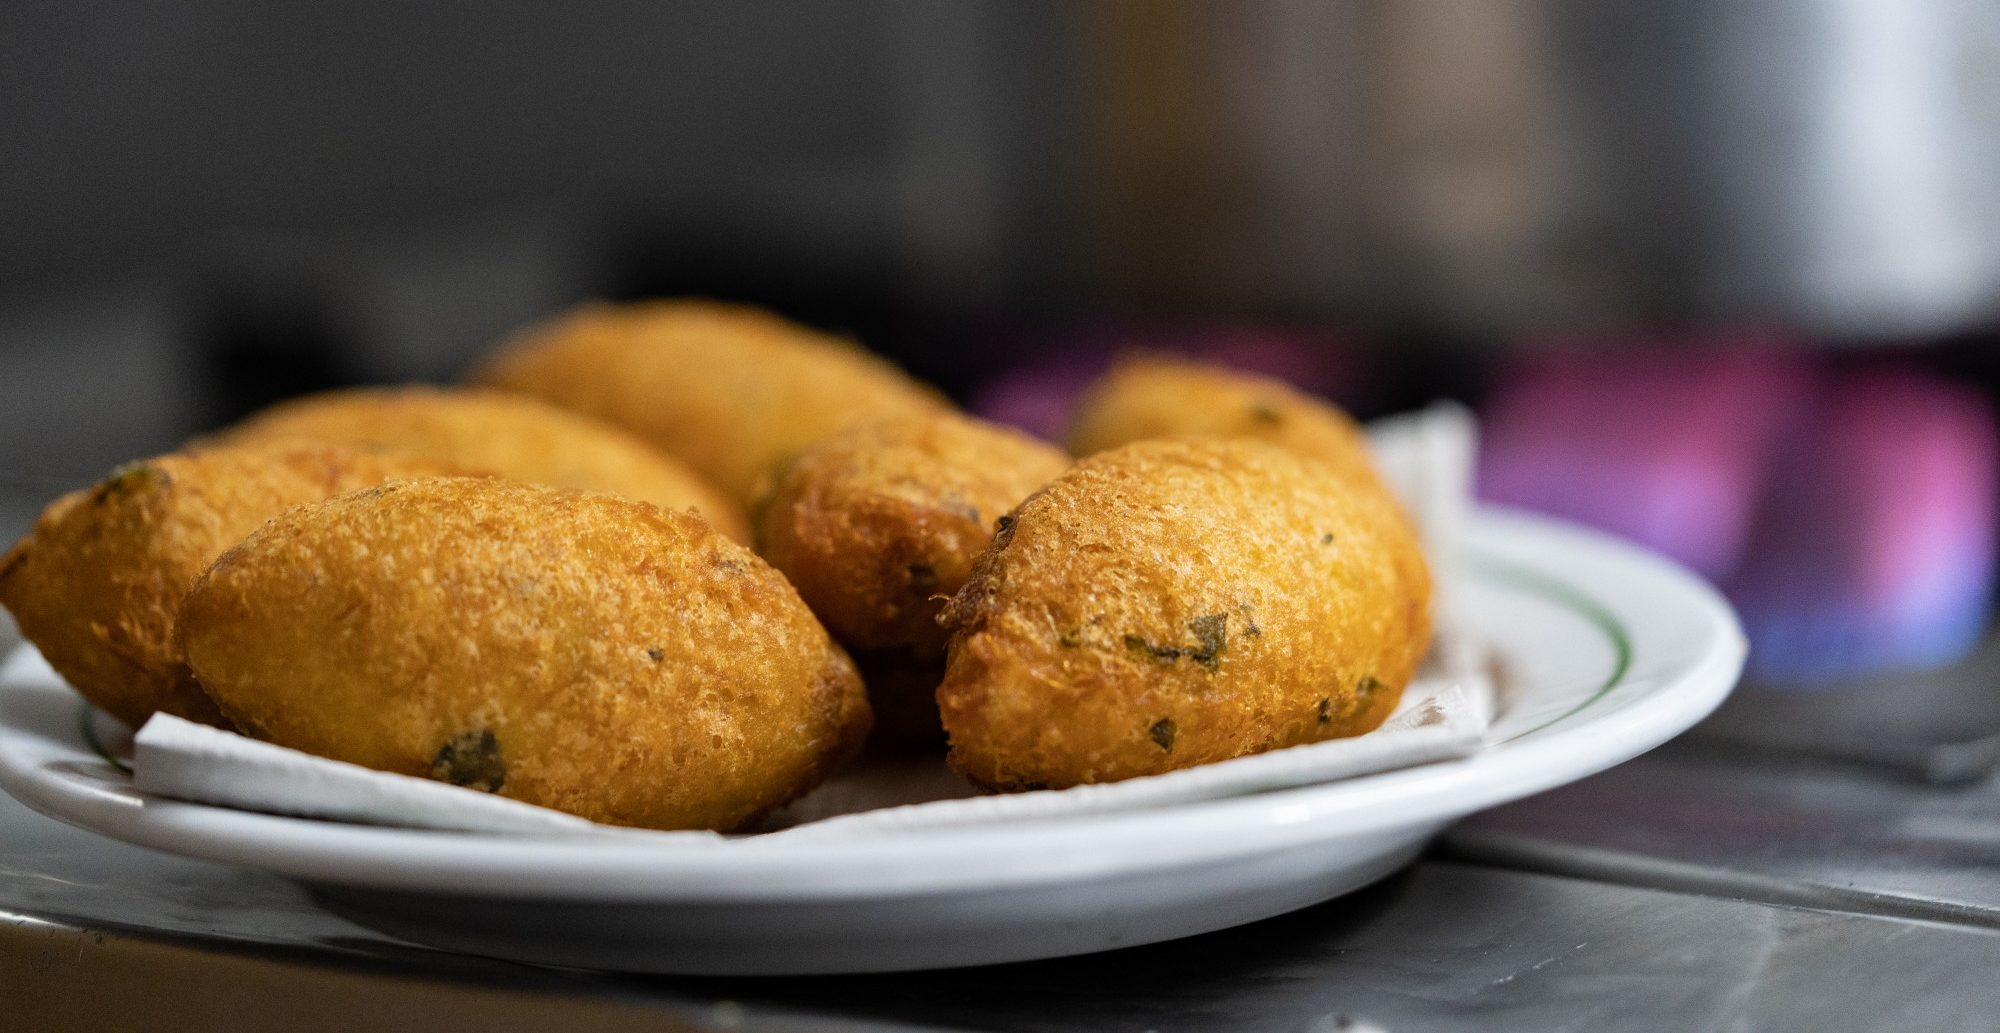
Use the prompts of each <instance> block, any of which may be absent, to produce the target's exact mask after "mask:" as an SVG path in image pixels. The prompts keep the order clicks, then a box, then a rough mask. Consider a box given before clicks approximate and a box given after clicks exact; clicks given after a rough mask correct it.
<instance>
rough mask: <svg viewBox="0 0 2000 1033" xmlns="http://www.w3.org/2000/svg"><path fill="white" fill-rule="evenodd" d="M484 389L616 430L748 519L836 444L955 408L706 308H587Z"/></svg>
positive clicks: (714, 306)
mask: <svg viewBox="0 0 2000 1033" xmlns="http://www.w3.org/2000/svg"><path fill="white" fill-rule="evenodd" d="M477 379H479V380H481V381H483V382H485V383H488V384H492V385H495V386H498V387H502V388H506V389H508V390H511V391H519V392H523V393H526V394H531V395H536V396H539V397H541V398H545V399H548V400H549V401H552V402H555V403H556V404H558V405H561V406H564V407H566V408H570V409H575V410H577V411H578V412H583V413H588V414H590V415H593V416H597V417H600V418H603V419H606V420H609V421H610V422H612V423H615V424H618V425H619V426H622V427H624V428H626V429H627V430H630V431H632V432H633V433H635V434H637V435H638V436H639V437H641V438H643V439H645V440H646V441H648V442H650V443H651V444H652V445H654V446H655V447H657V448H660V449H662V450H664V451H666V452H668V453H669V454H672V455H674V456H676V457H678V458H680V459H681V460H683V461H685V462H687V463H688V464H689V465H691V466H693V467H694V468H695V469H696V470H699V471H701V473H702V474H704V475H706V476H707V477H708V479H709V480H710V481H712V482H714V483H715V484H716V485H717V486H718V487H720V488H721V489H722V490H723V491H725V492H727V493H729V494H730V495H731V496H733V497H734V498H736V499H737V500H738V501H739V502H741V503H743V504H745V505H748V504H749V503H750V502H751V501H752V500H753V499H754V497H755V495H756V493H757V490H758V488H759V487H760V484H761V482H762V481H763V480H764V478H766V477H767V476H768V475H769V473H770V471H772V470H773V469H775V468H776V467H777V466H778V464H780V463H783V462H785V461H787V460H789V459H791V458H792V456H794V455H796V454H797V453H798V452H799V451H801V450H802V449H804V448H805V447H806V446H807V445H810V444H812V443H814V442H816V441H818V440H819V439H821V438H824V437H826V436H827V435H829V434H833V433H835V432H837V431H840V430H843V429H845V428H847V427H851V426H854V425H855V424H858V423H865V422H868V421H871V420H877V419H885V418H889V417H894V416H903V415H909V414H913V413H921V412H929V411H933V410H937V409H943V408H948V403H946V402H945V400H944V398H943V397H942V396H940V395H939V394H938V393H937V392H935V391H933V390H931V389H930V388H928V387H925V386H923V385H922V384H919V383H917V382H916V381H914V380H912V379H910V378H909V377H908V376H906V375H904V374H903V373H902V372H901V371H900V370H898V369H896V368H895V367H894V366H891V365H890V364H889V363H887V362H885V361H883V360H882V359H880V358H878V357H876V356H874V355H871V354H869V353H868V352H866V351H864V350H862V349H861V348H860V347H859V346H857V345H855V344H854V343H852V342H850V341H847V340H844V339H842V338H838V337H834V336H832V335H829V334H824V333H820V332H819V331H816V330H812V329H810V328H808V327H804V326H801V325H799V324H797V323H793V322H790V321H788V320H785V319H782V318H779V317H778V316H775V315H772V314H771V313H769V312H765V311H762V310H760V309H755V308H749V307H745V306H739V305H726V304H720V303H716V302H705V301H653V302H645V303H640V304H632V305H607V304H596V305H586V306H583V307H582V308H579V309H576V310H575V311H572V312H571V313H569V314H568V315H565V316H563V317H561V318H559V319H557V320H555V321H554V322H552V323H549V324H547V325H544V326H540V327H535V328H532V329H530V330H528V331H526V332H525V333H523V334H522V335H520V336H518V337H517V338H515V339H514V340H513V341H512V342H510V343H509V344H507V345H505V346H504V347H503V348H502V349H501V350H500V352H499V353H498V354H497V355H495V356H494V357H493V359H492V360H491V361H489V362H488V364H487V365H486V366H485V368H484V369H482V370H481V371H479V372H478V374H477Z"/></svg>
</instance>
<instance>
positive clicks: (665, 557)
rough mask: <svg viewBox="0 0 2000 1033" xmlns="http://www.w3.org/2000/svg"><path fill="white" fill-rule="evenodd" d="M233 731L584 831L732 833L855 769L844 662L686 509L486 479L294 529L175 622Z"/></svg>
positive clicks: (214, 581)
mask: <svg viewBox="0 0 2000 1033" xmlns="http://www.w3.org/2000/svg"><path fill="white" fill-rule="evenodd" d="M181 635H182V640H183V642H184V644H185V646H186V650H187V657H188V663H189V665H190V667H192V668H193V670H194V672H195V675H196V676H197V677H198V678H200V679H201V683H202V685H203V686H204V687H205V688H206V689H207V691H208V693H209V695H210V696H211V697H212V698H213V699H214V700H215V701H216V703H217V704H218V705H219V706H220V707H221V709H222V711H223V713H224V714H226V715H227V716H228V717H229V718H230V719H231V720H233V721H234V722H235V723H236V724H237V725H238V727H240V728H242V729H243V730H244V731H245V732H248V733H250V734H252V735H256V736H258V737H261V738H264V739H267V740H269V741H271V742H275V743H279V744H281V745H284V746H290V747H293V748H296V749H302V750H305V751H307V752H310V753H315V754H319V755H321V756H325V757H332V758H334V759H337V760H344V761H349V762H352V763H357V764H362V765H365V766H368V767H371V768H376V769H379V770H383V771H393V772H399V773H402V774H408V775H427V776H430V777H433V778H438V779H441V780H444V781H449V782H454V783H457V784H461V785H470V786H475V787H478V788H482V789H487V790H490V791H494V792H498V793H500V794H501V795H503V796H509V797H513V798H515V799H519V800H525V801H528V802H530V803H536V804H541V805H544V806H548V807H554V808H557V809H560V810H564V811H568V812H570V813H572V814H578V815H581V816H583V817H586V818H590V819H593V820H596V821H602V822H609V823H613V824H619V825H636V826H644V827H650V828H669V829H670V828H713V829H729V828H735V827H737V826H739V825H741V824H742V823H744V822H745V821H747V820H749V819H750V818H752V817H754V816H755V815H757V814H758V813H760V812H762V811H764V810H766V809H768V808H770V807H774V806H776V805H778V804H781V803H784V802H785V801H787V800H790V799H791V798H793V797H794V796H797V795H798V794H799V793H801V792H804V791H805V790H806V789H808V788H810V787H811V786H812V785H814V784H815V783H816V782H818V781H819V780H820V778H821V777H822V776H824V775H825V774H826V773H827V772H828V771H830V770H831V769H832V768H833V767H834V766H835V765H837V764H838V763H840V762H841V761H843V760H844V759H846V758H847V757H848V756H849V755H851V754H852V753H853V752H854V751H855V750H856V749H858V748H859V745H860V743H861V740H862V739H863V738H864V737H865V736H866V734H867V729H868V721H869V716H868V704H867V700H866V698H865V696H864V694H863V692H862V689H861V682H860V679H859V678H858V677H857V676H856V675H855V672H854V666H853V663H852V661H850V660H849V659H848V657H847V656H846V654H845V653H843V652H842V651H841V649H840V647H839V646H837V645H835V644H834V643H833V641H832V640H831V639H830V638H829V637H828V636H827V633H826V631H825V629H824V628H822V627H820V625H819V623H818V622H817V621H815V620H814V619H813V616H812V613H811V612H810V611H808V610H807V609H806V606H805V604H804V603H803V602H801V601H800V600H799V597H798V593H796V592H794V591H793V590H792V587H791V585H789V584H788V583H786V581H785V579H784V577H783V576H782V575H780V574H779V573H778V572H777V571H775V570H773V569H771V567H770V566H769V565H767V564H765V563H764V562H763V561H762V560H760V559H758V558H757V557H756V555H755V554H753V553H751V552H750V551H749V550H748V549H746V548H744V547H742V546H740V545H737V544H736V543H734V542H732V541H730V540H729V539H727V538H724V537H723V536H722V535H720V534H717V533H716V532H715V531H714V530H713V529H712V528H711V527H710V526H709V525H708V523H707V522H706V521H704V520H702V519H701V518H700V517H699V516H696V515H695V514H692V513H688V512H686V511H682V510H662V509H660V508H658V507H656V506H652V505H649V504H646V503H641V502H633V501H631V500H628V499H624V498H619V497H617V496H613V495H608V494H602V493H597V492H578V491H564V490H560V489H553V488H544V487H539V486H535V485H527V484H520V483H514V482H508V481H502V480H498V479H491V478H486V479H479V478H450V477H444V478H425V479H419V480H412V481H399V482H395V483H392V484H387V485H383V486H382V487H380V488H377V489H373V490H369V491H362V492H355V493H351V494H347V495H342V496H339V497H337V498H333V499H329V500H327V501H325V502H321V503H317V504H314V505H311V506H302V507H299V508H297V509H293V510H290V511H288V512H286V513H285V514H283V515H281V516H279V517H278V518H277V519H275V520H273V521H271V522H270V523H269V524H267V525H265V526H264V527H262V528H260V529H259V530H257V531H256V532H255V533H254V534H252V535H250V537H249V538H247V539H245V540H244V542H243V543H242V544H241V545H239V546H237V547H236V548H234V549H231V550H230V551H229V552H228V553H226V554H224V555H223V557H222V558H221V559H219V560H217V561H216V564H215V566H214V567H212V568H211V569H210V570H209V571H208V573H207V574H205V575H203V577H202V579H201V581H200V582H199V583H198V584H196V586H195V588H194V590H193V591H192V592H191V593H189V596H188V599H187V602H186V605H185V606H184V608H183V611H182V617H181Z"/></svg>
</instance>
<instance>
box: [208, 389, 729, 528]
mask: <svg viewBox="0 0 2000 1033" xmlns="http://www.w3.org/2000/svg"><path fill="white" fill-rule="evenodd" d="M224 437H225V438H226V439H227V440H245V439H251V440H271V439H277V438H287V437H291V438H305V439H308V440H314V441H325V442H329V443H332V444H346V445H373V446H379V447H385V448H393V449H396V450H398V451H402V452H408V453H411V454H413V455H420V456H425V457H427V458H430V459H437V460H441V461H444V462H449V463H453V464H456V465H458V466H461V467H464V468H467V469H475V470H489V471H492V472H493V473H496V474H499V475H500V476H502V477H506V478H509V479H512V480H517V481H527V482H529V483H531V484H546V485H549V486H551V487H556V488H581V489H585V490H589V491H608V492H613V493H615V494H619V495H624V496H627V497H629V498H634V499H638V500H640V501H642V502H651V503H653V504H654V505H657V506H661V507H663V508H667V509H686V508H690V507H691V508H693V509H696V510H698V511H700V513H701V515H702V516H705V517H707V518H708V522H709V523H711V524H714V525H715V528H716V530H718V531H721V532H722V533H724V534H726V535H728V536H730V537H731V538H734V539H736V540H737V541H738V542H742V543H745V544H748V542H749V540H750V537H749V525H748V523H747V521H746V520H745V518H744V515H743V509H742V507H741V506H740V505H738V504H737V503H736V502H735V501H734V500H732V499H730V498H729V497H727V496H725V495H724V494H723V493H722V492H721V491H720V490H718V489H717V488H715V487H714V486H713V485H711V484H709V483H708V482H707V481H706V480H704V479H703V478H702V476H701V475H700V474H698V473H696V472H695V471H694V470H693V469H691V468H689V467H688V466H687V465H686V464H684V463H682V462H680V461H679V460H677V459H674V458H673V457H672V456H669V455H666V454H664V453H662V452H660V451H659V450H658V449H655V448H653V447H652V446H650V445H648V444H646V443H645V442H643V441H640V440H639V439H638V438H636V437H633V436H632V435H630V434H628V433H626V432H624V431H622V430H620V429H618V428H617V427H614V426H612V425H610V424H608V423H605V422H603V421H601V420H596V419H592V418H590V417H588V416H583V415H581V414H578V413H573V412H570V411H568V410H566V409H561V408H558V407H556V406H554V405H550V404H548V403H547V402H543V401H540V400H538V399H534V398H528V397H525V396H523V395H518V394H511V393H507V392H501V391H483V390H479V389H477V388H435V387H422V386H408V387H400V388H358V389H353V390H346V391H330V392H327V393H324V394H317V395H308V396H306V397H304V398H295V399H292V400H290V401H287V402H281V403H279V404H277V405H275V406H272V407H271V408H269V409H266V410H264V411H263V412H260V413H257V414H256V415H253V416H251V417H250V418H249V419H248V420H245V421H244V422H243V423H241V424H239V425H237V426H235V427H232V428H230V429H229V430H228V431H226V432H224Z"/></svg>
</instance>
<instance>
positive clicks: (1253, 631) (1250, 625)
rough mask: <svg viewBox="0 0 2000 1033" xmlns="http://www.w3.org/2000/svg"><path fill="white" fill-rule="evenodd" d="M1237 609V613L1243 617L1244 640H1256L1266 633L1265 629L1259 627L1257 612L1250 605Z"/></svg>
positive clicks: (1246, 604) (1245, 604)
mask: <svg viewBox="0 0 2000 1033" xmlns="http://www.w3.org/2000/svg"><path fill="white" fill-rule="evenodd" d="M1236 609H1237V612H1239V613H1241V614H1242V615H1243V637H1244V638H1256V637H1257V636H1259V635H1262V634H1263V633H1264V629H1263V628H1260V627H1258V626H1257V614H1256V611H1255V610H1253V609H1251V607H1250V604H1249V603H1244V604H1243V605H1241V606H1238V607H1237V608H1236Z"/></svg>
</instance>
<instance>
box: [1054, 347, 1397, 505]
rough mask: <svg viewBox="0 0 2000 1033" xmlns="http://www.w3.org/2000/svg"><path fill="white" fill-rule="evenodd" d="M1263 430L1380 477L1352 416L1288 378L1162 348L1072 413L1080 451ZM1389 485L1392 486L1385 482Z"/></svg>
mask: <svg viewBox="0 0 2000 1033" xmlns="http://www.w3.org/2000/svg"><path fill="white" fill-rule="evenodd" d="M1211 435H1212V436H1219V437H1242V438H1256V439H1259V440H1262V441H1269V442H1271V443H1272V444H1276V445H1282V446H1284V447H1286V448H1289V449H1291V450H1293V451H1295V452H1298V453H1299V454H1301V455H1307V456H1312V457H1314V458H1316V459H1319V460H1320V461H1322V462H1325V463H1327V464H1329V465H1331V466H1332V467H1334V468H1335V469H1336V470H1338V471H1340V472H1341V473H1342V474H1343V475H1346V476H1350V477H1352V478H1354V479H1355V480H1356V482H1357V483H1367V484H1374V485H1380V484H1381V478H1380V476H1379V475H1378V474H1377V473H1376V471H1375V466H1374V463H1373V462H1372V461H1371V460H1370V458H1369V455H1368V439H1367V437H1366V436H1365V435H1364V434H1362V432H1361V428H1360V427H1359V426H1357V425H1356V424H1355V422H1354V420H1353V418H1352V417H1350V416H1348V415H1347V414H1346V413H1344V412H1342V411H1341V410H1340V409H1338V408H1336V407H1334V406H1333V405H1330V404H1328V403H1326V402H1322V401H1320V400H1318V399H1316V398H1313V397H1311V396H1309V395H1306V394H1303V393H1301V392H1299V391H1298V390H1296V389H1294V388H1293V387H1291V386H1290V385H1288V384H1286V383H1284V382H1283V381H1279V380H1275V379H1273V378H1270V377H1263V376H1258V375H1256V374H1252V373H1242V372H1238V371H1236V370H1231V369H1227V368H1224V367H1222V366H1215V365H1209V364H1206V363H1200V362H1193V361H1189V360H1186V359H1176V358H1172V357H1168V356H1162V355H1145V356H1138V357H1134V358H1128V359H1125V360H1123V361H1121V362H1119V363H1118V365H1116V366H1114V367H1112V370H1111V372H1110V373H1107V374H1105V376H1104V377H1103V379H1101V380H1099V381H1098V382H1097V383H1096V384H1094V385H1092V386H1091V388H1090V390H1089V391H1088V392H1086V393H1085V395H1084V398H1083V400H1082V401H1081V402H1080V403H1078V405H1077V409H1076V412H1075V413H1074V414H1073V415H1072V417H1071V419H1070V429H1069V446H1070V451H1071V452H1074V453H1076V454H1077V455H1080V456H1087V455H1091V454H1093V453H1096V452H1102V451H1104V450H1105V449H1107V448H1117V447H1118V446H1120V445H1126V444H1130V443H1132V442H1134V441H1140V440H1143V439H1145V438H1189V437H1203V436H1211ZM1385 490H1386V489H1385Z"/></svg>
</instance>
